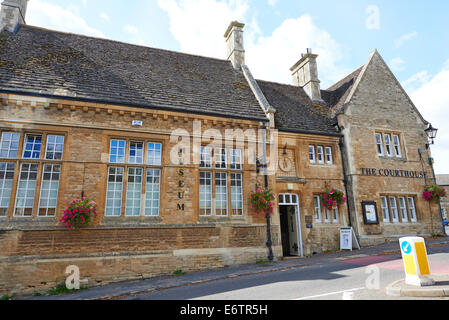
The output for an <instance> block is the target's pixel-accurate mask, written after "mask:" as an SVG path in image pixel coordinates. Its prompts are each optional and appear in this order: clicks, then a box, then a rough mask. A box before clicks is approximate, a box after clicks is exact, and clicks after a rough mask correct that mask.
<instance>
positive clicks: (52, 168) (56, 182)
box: [37, 164, 61, 217]
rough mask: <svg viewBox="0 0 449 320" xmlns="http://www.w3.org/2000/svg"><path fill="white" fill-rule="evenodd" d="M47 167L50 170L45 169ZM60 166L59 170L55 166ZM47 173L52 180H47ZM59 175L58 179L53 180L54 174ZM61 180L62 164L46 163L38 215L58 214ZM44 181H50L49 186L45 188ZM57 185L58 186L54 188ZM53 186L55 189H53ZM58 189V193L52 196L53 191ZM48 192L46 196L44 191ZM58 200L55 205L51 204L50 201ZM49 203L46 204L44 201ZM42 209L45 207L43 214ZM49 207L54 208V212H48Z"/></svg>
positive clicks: (52, 215) (51, 215)
mask: <svg viewBox="0 0 449 320" xmlns="http://www.w3.org/2000/svg"><path fill="white" fill-rule="evenodd" d="M46 167H50V171H45V169H46ZM57 167H59V170H55V168H57ZM45 174H50V180H45V179H44V177H45ZM56 175H57V176H58V179H57V180H53V177H54V176H56ZM60 180H61V165H60V164H44V165H43V168H42V180H41V190H40V195H39V206H38V209H37V216H38V217H54V216H56V208H57V207H58V195H59V181H60ZM44 181H49V188H44ZM54 185H56V188H53V187H54ZM52 188H53V189H52ZM54 189H56V194H54V196H52V194H51V191H54ZM45 191H46V192H47V195H46V196H44V192H45ZM51 200H56V201H55V205H54V206H50V201H51ZM44 201H45V202H46V203H47V204H46V205H45V206H44V205H43V202H44ZM41 209H45V214H44V215H43V214H41ZM49 209H54V213H53V214H48V211H49Z"/></svg>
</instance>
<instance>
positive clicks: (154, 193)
mask: <svg viewBox="0 0 449 320" xmlns="http://www.w3.org/2000/svg"><path fill="white" fill-rule="evenodd" d="M160 188H161V170H159V169H147V183H146V186H145V192H146V196H145V216H153V217H154V216H159V198H160Z"/></svg>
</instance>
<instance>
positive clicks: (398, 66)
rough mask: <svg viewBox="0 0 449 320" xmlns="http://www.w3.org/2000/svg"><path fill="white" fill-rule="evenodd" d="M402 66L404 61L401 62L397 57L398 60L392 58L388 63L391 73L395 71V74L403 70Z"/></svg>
mask: <svg viewBox="0 0 449 320" xmlns="http://www.w3.org/2000/svg"><path fill="white" fill-rule="evenodd" d="M404 64H405V62H404V60H402V59H401V58H399V57H398V58H393V59H391V61H390V66H391V69H392V70H393V71H396V72H397V71H403V70H405V67H404Z"/></svg>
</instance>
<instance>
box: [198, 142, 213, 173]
mask: <svg viewBox="0 0 449 320" xmlns="http://www.w3.org/2000/svg"><path fill="white" fill-rule="evenodd" d="M200 168H204V169H212V148H211V147H203V146H201V147H200Z"/></svg>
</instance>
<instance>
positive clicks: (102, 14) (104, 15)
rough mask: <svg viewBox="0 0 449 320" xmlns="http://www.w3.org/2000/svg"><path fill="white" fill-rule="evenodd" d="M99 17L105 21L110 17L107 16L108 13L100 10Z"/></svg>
mask: <svg viewBox="0 0 449 320" xmlns="http://www.w3.org/2000/svg"><path fill="white" fill-rule="evenodd" d="M100 18H101V19H103V20H105V21H110V20H111V19H110V18H109V15H108V14H107V13H106V12H102V13H100Z"/></svg>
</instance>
